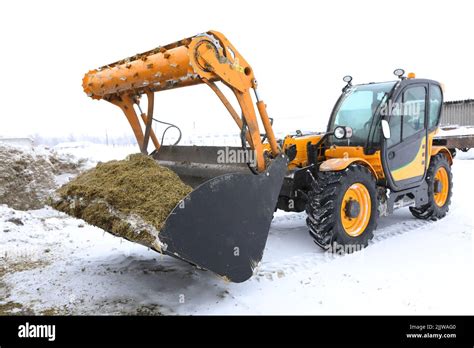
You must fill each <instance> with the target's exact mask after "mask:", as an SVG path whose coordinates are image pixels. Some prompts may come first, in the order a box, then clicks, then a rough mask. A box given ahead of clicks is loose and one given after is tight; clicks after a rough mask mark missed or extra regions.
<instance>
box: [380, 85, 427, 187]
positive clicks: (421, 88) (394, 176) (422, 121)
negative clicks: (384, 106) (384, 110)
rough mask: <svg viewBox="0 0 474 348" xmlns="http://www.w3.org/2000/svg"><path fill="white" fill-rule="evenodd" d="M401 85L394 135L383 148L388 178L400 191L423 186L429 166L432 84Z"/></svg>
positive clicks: (393, 111)
mask: <svg viewBox="0 0 474 348" xmlns="http://www.w3.org/2000/svg"><path fill="white" fill-rule="evenodd" d="M401 87H402V88H400V90H399V92H398V94H397V95H395V96H394V98H393V99H392V100H393V102H392V105H391V112H390V115H389V116H388V119H389V124H390V133H391V136H390V138H389V139H386V140H385V142H384V146H383V151H382V161H383V162H384V169H385V172H386V176H387V181H388V182H389V184H390V186H391V187H392V189H394V190H396V191H399V190H403V189H407V188H410V187H414V186H417V185H419V184H420V183H421V182H422V181H423V179H424V176H425V171H426V166H427V127H426V115H427V110H428V98H427V96H428V83H408V84H407V85H405V86H403V85H402V86H401Z"/></svg>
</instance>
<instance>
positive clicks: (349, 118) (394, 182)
mask: <svg viewBox="0 0 474 348" xmlns="http://www.w3.org/2000/svg"><path fill="white" fill-rule="evenodd" d="M394 74H395V75H396V76H397V77H398V78H399V79H398V80H396V81H389V82H380V83H368V84H360V85H352V83H351V81H352V78H351V77H347V76H346V77H345V78H344V81H345V82H346V83H347V84H346V86H345V87H344V88H343V91H342V95H341V96H340V97H339V99H338V101H337V102H336V105H335V107H334V109H333V111H332V114H331V118H330V120H329V124H328V134H331V135H332V136H329V137H328V139H327V146H329V147H331V146H337V147H359V148H361V149H363V152H364V154H365V155H373V154H375V153H377V152H378V151H380V161H381V165H382V167H383V171H384V174H385V175H384V176H385V179H386V180H387V183H388V186H389V187H390V188H391V189H393V190H401V189H407V188H409V187H414V186H416V185H419V184H420V183H421V182H422V181H423V180H424V177H425V174H426V169H427V166H428V164H429V156H430V153H431V139H432V137H433V136H434V132H435V131H436V129H437V126H438V124H439V121H440V115H441V105H442V102H443V93H442V89H441V85H440V84H439V83H438V82H436V81H433V80H428V79H417V78H415V75H414V74H413V73H409V74H408V76H407V77H405V76H404V74H405V72H404V71H403V70H402V69H397V70H395V71H394Z"/></svg>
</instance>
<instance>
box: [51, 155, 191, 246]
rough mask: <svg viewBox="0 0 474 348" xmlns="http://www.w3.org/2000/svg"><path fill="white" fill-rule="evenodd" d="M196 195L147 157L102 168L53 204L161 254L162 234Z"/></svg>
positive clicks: (71, 186)
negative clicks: (173, 214)
mask: <svg viewBox="0 0 474 348" xmlns="http://www.w3.org/2000/svg"><path fill="white" fill-rule="evenodd" d="M191 191H192V189H191V187H189V186H187V185H186V184H184V183H183V182H182V181H181V180H180V179H179V177H178V176H177V175H176V174H175V173H174V172H173V171H172V170H170V169H168V168H165V167H162V166H160V165H158V163H157V162H156V161H155V160H153V159H152V158H150V157H148V156H144V155H142V154H134V155H130V156H128V157H127V158H126V159H125V160H122V161H110V162H106V163H99V164H98V165H97V166H96V167H95V168H93V169H91V170H88V171H86V172H84V173H82V174H80V175H79V176H77V177H76V178H75V179H73V180H72V181H70V182H69V183H67V184H66V185H64V186H63V187H61V188H60V189H59V190H57V196H56V197H54V198H53V199H52V200H51V202H50V204H51V205H52V206H53V207H54V208H55V209H57V210H60V211H62V212H65V213H66V214H69V215H72V216H75V217H78V218H81V219H83V220H85V221H87V222H88V223H90V224H92V225H95V226H98V227H100V228H102V229H104V230H106V231H108V232H110V233H112V234H114V235H117V236H120V237H124V238H126V239H129V240H132V241H134V242H138V243H141V244H144V245H146V246H150V247H152V248H155V249H159V248H160V246H159V245H158V244H155V243H156V241H157V237H158V233H159V231H160V230H161V228H162V227H163V223H164V221H165V220H166V217H167V216H168V215H169V213H170V212H171V211H172V209H173V208H174V207H175V206H176V205H177V204H178V203H179V202H180V201H181V199H183V198H184V197H185V196H186V195H187V194H188V193H190V192H191Z"/></svg>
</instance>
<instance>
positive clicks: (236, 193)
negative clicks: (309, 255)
mask: <svg viewBox="0 0 474 348" xmlns="http://www.w3.org/2000/svg"><path fill="white" fill-rule="evenodd" d="M286 171H287V157H286V156H285V155H280V156H278V157H277V158H275V159H274V160H273V161H272V163H271V165H270V166H269V168H268V169H267V171H266V172H264V173H261V174H258V175H255V174H252V173H250V171H249V172H248V173H247V174H244V173H230V174H224V175H220V176H217V177H215V178H213V179H210V180H208V181H206V182H204V183H202V184H201V185H199V186H197V187H196V188H195V189H194V191H192V192H191V193H190V194H189V195H187V196H186V197H185V198H184V199H183V200H182V202H181V203H180V204H178V205H177V206H176V207H175V208H174V209H173V211H172V212H171V214H170V215H169V216H168V218H167V219H166V221H165V224H164V227H163V228H162V230H161V231H160V234H159V238H160V241H161V243H163V244H164V245H165V246H164V247H163V249H162V252H164V253H165V254H168V255H171V256H173V257H177V258H179V259H182V260H184V261H187V262H189V263H192V264H194V265H197V266H199V267H201V268H204V269H207V270H210V271H212V272H214V273H217V274H218V275H220V276H222V277H225V278H227V279H229V280H230V281H232V282H236V283H239V282H243V281H245V280H247V279H249V278H250V277H251V276H252V274H253V270H254V268H255V267H256V266H257V264H258V263H259V262H260V260H261V259H262V256H263V250H264V248H265V244H266V241H267V237H268V232H269V229H270V223H271V221H272V217H273V213H274V211H275V207H276V203H277V199H278V195H279V192H280V189H281V186H282V183H283V177H284V176H285V173H286Z"/></svg>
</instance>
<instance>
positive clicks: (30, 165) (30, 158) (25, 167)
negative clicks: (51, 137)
mask: <svg viewBox="0 0 474 348" xmlns="http://www.w3.org/2000/svg"><path fill="white" fill-rule="evenodd" d="M81 165H82V162H81V161H77V160H75V159H74V158H73V157H72V156H67V155H60V154H58V153H56V152H55V151H52V150H49V149H47V148H44V147H35V148H30V147H16V146H13V145H7V144H3V143H0V204H6V205H8V206H9V207H11V208H13V209H18V210H29V209H39V208H42V207H43V206H44V204H45V202H46V200H47V198H48V196H49V195H50V194H51V193H52V192H53V191H54V190H55V189H56V188H57V187H58V185H57V183H56V181H55V177H56V175H61V174H64V173H71V174H75V173H77V172H79V170H80V167H81Z"/></svg>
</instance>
